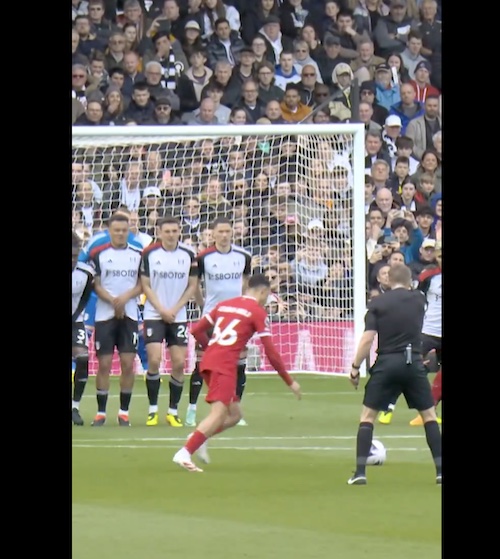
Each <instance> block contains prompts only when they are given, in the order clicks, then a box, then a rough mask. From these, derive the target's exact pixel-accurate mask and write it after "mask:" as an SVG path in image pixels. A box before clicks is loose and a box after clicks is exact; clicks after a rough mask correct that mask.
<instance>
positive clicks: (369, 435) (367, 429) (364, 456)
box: [356, 421, 373, 476]
mask: <svg viewBox="0 0 500 559" xmlns="http://www.w3.org/2000/svg"><path fill="white" fill-rule="evenodd" d="M372 439H373V423H369V422H368V421H362V422H361V423H360V424H359V427H358V436H357V438H356V475H358V476H364V475H366V461H367V460H368V456H369V454H370V448H371V446H372Z"/></svg>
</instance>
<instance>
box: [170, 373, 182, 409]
mask: <svg viewBox="0 0 500 559" xmlns="http://www.w3.org/2000/svg"><path fill="white" fill-rule="evenodd" d="M183 386H184V382H180V381H178V380H177V379H175V378H174V377H172V376H171V377H170V381H169V383H168V387H169V388H170V400H169V405H168V406H169V408H170V409H171V410H176V409H177V408H178V407H179V402H180V401H181V396H182V387H183Z"/></svg>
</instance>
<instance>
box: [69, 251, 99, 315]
mask: <svg viewBox="0 0 500 559" xmlns="http://www.w3.org/2000/svg"><path fill="white" fill-rule="evenodd" d="M94 275H95V269H94V267H93V266H91V265H90V264H86V263H85V262H77V264H76V266H75V268H74V269H73V272H72V273H71V315H72V316H74V315H75V313H76V312H77V310H78V309H80V312H79V313H78V314H77V316H74V318H73V322H83V317H84V315H85V305H86V303H87V300H88V298H89V297H90V293H91V291H92V283H93V281H94Z"/></svg>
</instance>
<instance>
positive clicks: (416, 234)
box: [391, 210, 424, 265]
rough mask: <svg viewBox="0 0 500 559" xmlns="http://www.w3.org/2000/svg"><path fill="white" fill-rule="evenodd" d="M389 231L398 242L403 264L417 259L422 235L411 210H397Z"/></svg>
mask: <svg viewBox="0 0 500 559" xmlns="http://www.w3.org/2000/svg"><path fill="white" fill-rule="evenodd" d="M391 231H392V232H393V234H394V236H395V237H396V238H397V240H398V242H399V250H400V251H401V252H402V253H403V254H404V257H405V264H407V265H408V264H410V262H412V261H413V260H418V258H419V257H420V246H421V245H422V241H423V240H424V235H423V233H422V230H421V229H420V227H419V226H418V223H417V220H416V218H415V216H414V215H413V212H411V211H408V210H406V211H404V210H399V212H398V214H397V218H396V219H394V220H393V221H392V223H391Z"/></svg>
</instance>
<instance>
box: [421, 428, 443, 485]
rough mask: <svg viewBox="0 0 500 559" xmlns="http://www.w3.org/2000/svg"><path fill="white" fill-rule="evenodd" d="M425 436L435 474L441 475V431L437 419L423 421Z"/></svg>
mask: <svg viewBox="0 0 500 559" xmlns="http://www.w3.org/2000/svg"><path fill="white" fill-rule="evenodd" d="M424 429H425V438H426V439H427V444H428V445H429V448H430V451H431V454H432V458H433V460H434V465H435V466H436V475H438V476H440V475H442V469H441V468H442V452H441V431H440V430H439V425H438V424H437V421H427V422H426V423H424Z"/></svg>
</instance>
